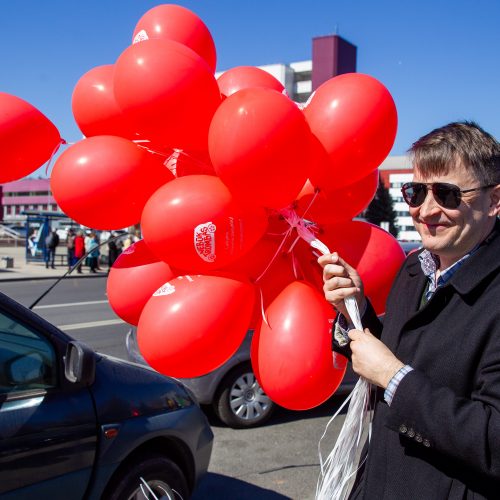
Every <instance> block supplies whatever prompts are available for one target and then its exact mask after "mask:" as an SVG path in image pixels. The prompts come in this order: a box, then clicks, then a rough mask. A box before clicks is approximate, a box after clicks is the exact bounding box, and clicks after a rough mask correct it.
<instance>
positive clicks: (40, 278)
mask: <svg viewBox="0 0 500 500" xmlns="http://www.w3.org/2000/svg"><path fill="white" fill-rule="evenodd" d="M107 277H108V274H107V273H104V274H89V275H87V274H86V275H84V276H77V275H72V274H68V275H67V276H65V277H64V279H67V278H69V279H74V278H76V279H84V278H107ZM60 278H62V275H60V276H26V275H24V276H17V277H15V276H12V277H10V276H9V277H5V278H3V277H2V276H1V275H0V283H12V282H14V281H44V280H58V279H60Z"/></svg>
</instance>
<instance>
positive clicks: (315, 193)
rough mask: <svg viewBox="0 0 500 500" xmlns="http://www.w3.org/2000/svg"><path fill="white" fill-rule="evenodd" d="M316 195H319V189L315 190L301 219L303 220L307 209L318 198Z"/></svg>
mask: <svg viewBox="0 0 500 500" xmlns="http://www.w3.org/2000/svg"><path fill="white" fill-rule="evenodd" d="M318 195H319V189H318V188H315V189H314V195H313V197H312V199H311V201H310V202H309V205H307V208H306V209H305V210H304V213H303V214H302V218H303V219H304V218H305V216H306V214H307V212H309V209H310V208H311V207H312V205H313V203H314V202H315V201H316V198H317V197H318Z"/></svg>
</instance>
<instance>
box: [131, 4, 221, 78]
mask: <svg viewBox="0 0 500 500" xmlns="http://www.w3.org/2000/svg"><path fill="white" fill-rule="evenodd" d="M150 38H161V39H164V40H174V41H175V42H179V43H182V44H183V45H187V46H188V47H189V48H190V49H192V50H194V51H195V52H196V53H197V54H198V55H199V56H200V57H201V58H203V59H204V60H205V61H206V62H207V64H208V65H209V66H210V68H211V70H212V73H213V72H214V71H215V66H216V59H217V57H216V50H215V43H214V40H213V38H212V35H211V34H210V31H209V30H208V28H207V26H206V25H205V23H204V22H203V21H202V20H201V19H200V18H199V17H198V16H197V15H196V14H195V13H194V12H192V11H190V10H188V9H186V8H185V7H181V6H180V5H172V4H166V5H157V6H156V7H153V8H152V9H150V10H148V11H147V12H146V13H145V14H144V15H143V16H142V17H141V18H140V19H139V22H138V23H137V26H136V27H135V30H134V36H133V43H137V42H142V41H143V40H147V39H150Z"/></svg>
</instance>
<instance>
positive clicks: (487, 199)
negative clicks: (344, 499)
mask: <svg viewBox="0 0 500 500" xmlns="http://www.w3.org/2000/svg"><path fill="white" fill-rule="evenodd" d="M410 154H411V158H412V164H413V174H414V177H413V182H408V183H406V184H404V185H403V186H402V194H403V198H404V200H405V201H406V203H408V205H409V207H410V208H409V210H410V215H411V217H412V219H413V224H414V225H415V228H416V229H417V231H418V232H419V234H420V236H421V238H422V245H423V247H424V248H423V249H422V250H419V251H417V252H414V253H412V254H411V255H409V256H408V257H407V258H406V261H405V262H404V264H403V266H402V268H401V270H400V272H399V274H398V276H397V277H396V279H395V281H394V284H393V286H392V290H391V292H390V294H389V297H388V299H387V304H386V312H385V317H384V319H383V324H382V323H381V321H380V320H379V318H377V316H376V314H375V312H374V310H373V308H372V307H371V305H370V301H369V299H368V298H367V297H366V296H365V295H364V292H363V282H362V280H361V278H360V276H359V274H358V272H357V271H356V269H354V268H353V267H351V266H350V265H349V264H348V263H347V262H346V261H345V260H343V259H342V258H341V257H340V256H339V255H337V254H336V253H334V254H330V255H326V256H323V257H320V258H319V263H320V264H321V265H322V266H323V279H324V293H325V298H326V300H327V301H328V302H330V303H331V304H332V305H333V306H334V307H335V308H336V309H337V311H339V314H338V316H337V320H336V322H335V325H334V332H333V338H334V341H333V345H334V350H336V351H339V352H343V353H345V354H346V355H347V356H348V357H350V358H351V360H352V367H353V370H354V371H355V372H356V373H357V374H359V375H360V376H362V377H364V378H365V379H367V380H368V381H369V382H371V383H372V384H373V385H374V386H375V388H376V393H375V395H374V398H375V402H374V405H375V407H374V416H373V423H372V432H371V440H370V442H369V444H368V446H367V447H365V450H364V452H363V454H362V457H361V460H362V461H361V462H360V464H361V465H360V469H359V471H358V475H357V477H356V481H355V484H354V486H353V489H352V491H351V494H350V498H356V499H361V498H363V499H369V500H371V499H377V500H384V499H386V500H398V499H426V500H441V499H461V500H465V499H475V500H479V499H494V498H500V497H499V494H500V307H499V304H500V221H499V220H498V214H499V213H500V144H499V143H498V142H497V140H496V139H495V138H494V137H492V136H491V135H490V134H488V133H487V132H485V131H484V130H483V129H481V128H480V127H479V126H478V125H477V124H475V123H472V122H460V123H451V124H449V125H447V126H444V127H441V128H439V129H436V130H433V131H432V132H430V133H429V134H427V135H425V136H424V137H422V138H421V139H419V140H418V141H416V142H415V143H414V144H413V146H412V148H411V149H410ZM347 258H348V256H346V259H347ZM347 296H354V297H355V298H356V300H357V302H358V305H359V308H360V312H361V313H362V322H363V325H364V326H365V327H367V328H365V330H364V331H359V330H355V329H351V326H350V323H351V321H350V318H349V316H348V313H347V311H346V309H345V305H344V302H343V299H344V298H345V297H347ZM365 458H366V460H365V461H363V460H364V459H365Z"/></svg>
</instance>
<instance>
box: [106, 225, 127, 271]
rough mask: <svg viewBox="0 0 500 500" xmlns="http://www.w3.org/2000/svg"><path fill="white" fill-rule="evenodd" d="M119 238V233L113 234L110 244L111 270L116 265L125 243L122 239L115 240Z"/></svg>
mask: <svg viewBox="0 0 500 500" xmlns="http://www.w3.org/2000/svg"><path fill="white" fill-rule="evenodd" d="M117 236H118V233H116V232H112V233H111V239H110V241H109V242H108V256H109V268H110V269H111V266H112V265H113V264H114V262H115V260H116V259H117V258H118V256H119V255H120V254H121V253H122V248H123V243H122V242H121V239H113V238H116V237H117Z"/></svg>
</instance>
